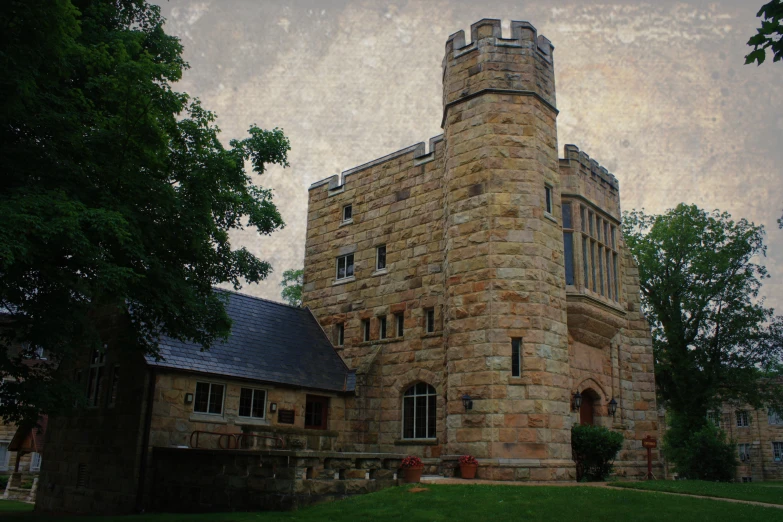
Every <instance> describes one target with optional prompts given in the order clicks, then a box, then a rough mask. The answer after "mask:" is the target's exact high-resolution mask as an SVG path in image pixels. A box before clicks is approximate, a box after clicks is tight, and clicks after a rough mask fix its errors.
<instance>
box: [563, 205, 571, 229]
mask: <svg viewBox="0 0 783 522" xmlns="http://www.w3.org/2000/svg"><path fill="white" fill-rule="evenodd" d="M562 208H563V228H571V227H572V224H571V203H563V206H562Z"/></svg>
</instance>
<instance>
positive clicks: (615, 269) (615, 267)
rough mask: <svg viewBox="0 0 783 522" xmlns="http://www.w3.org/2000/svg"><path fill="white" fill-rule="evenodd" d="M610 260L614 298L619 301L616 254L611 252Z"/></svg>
mask: <svg viewBox="0 0 783 522" xmlns="http://www.w3.org/2000/svg"><path fill="white" fill-rule="evenodd" d="M612 261H613V264H614V267H613V272H614V300H615V301H619V300H620V290H619V288H620V284H619V283H618V282H617V254H614V253H613V254H612Z"/></svg>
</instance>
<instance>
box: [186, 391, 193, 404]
mask: <svg viewBox="0 0 783 522" xmlns="http://www.w3.org/2000/svg"><path fill="white" fill-rule="evenodd" d="M185 404H193V394H192V393H186V394H185Z"/></svg>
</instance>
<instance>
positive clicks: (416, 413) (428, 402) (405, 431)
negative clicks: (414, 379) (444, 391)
mask: <svg viewBox="0 0 783 522" xmlns="http://www.w3.org/2000/svg"><path fill="white" fill-rule="evenodd" d="M435 419H436V395H435V388H433V387H432V386H430V385H429V384H427V383H426V382H420V383H417V384H414V385H413V386H411V387H410V388H408V389H407V390H405V394H404V395H403V397H402V438H404V439H434V438H435Z"/></svg>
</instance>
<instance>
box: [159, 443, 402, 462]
mask: <svg viewBox="0 0 783 522" xmlns="http://www.w3.org/2000/svg"><path fill="white" fill-rule="evenodd" d="M152 449H153V451H155V452H156V453H158V452H159V453H182V452H187V453H189V454H193V455H199V454H200V455H216V454H218V455H248V454H253V455H262V456H265V457H299V458H323V459H399V460H402V459H404V458H405V455H401V454H398V453H364V452H360V451H314V450H275V449H267V450H252V449H246V450H240V449H208V448H171V447H165V446H155V447H153V448H152Z"/></svg>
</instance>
